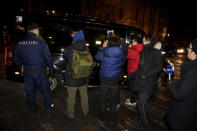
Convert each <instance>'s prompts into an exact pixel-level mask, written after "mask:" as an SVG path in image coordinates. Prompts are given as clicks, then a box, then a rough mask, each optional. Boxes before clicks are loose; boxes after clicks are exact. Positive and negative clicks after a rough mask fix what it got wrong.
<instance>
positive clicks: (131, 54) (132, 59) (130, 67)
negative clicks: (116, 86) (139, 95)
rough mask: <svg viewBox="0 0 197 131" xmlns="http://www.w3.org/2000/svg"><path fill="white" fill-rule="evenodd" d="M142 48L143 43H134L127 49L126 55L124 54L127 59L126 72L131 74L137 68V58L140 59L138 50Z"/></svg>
mask: <svg viewBox="0 0 197 131" xmlns="http://www.w3.org/2000/svg"><path fill="white" fill-rule="evenodd" d="M142 49H143V44H138V45H135V46H133V47H131V48H129V49H128V50H129V51H128V55H127V56H126V59H127V60H128V64H127V71H128V74H131V73H133V72H135V71H136V70H137V67H138V64H139V60H140V52H141V51H142Z"/></svg>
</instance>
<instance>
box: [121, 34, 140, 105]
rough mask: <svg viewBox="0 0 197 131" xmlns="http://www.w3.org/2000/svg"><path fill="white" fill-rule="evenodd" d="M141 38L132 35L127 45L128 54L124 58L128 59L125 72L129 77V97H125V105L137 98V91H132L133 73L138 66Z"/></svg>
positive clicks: (133, 102)
mask: <svg viewBox="0 0 197 131" xmlns="http://www.w3.org/2000/svg"><path fill="white" fill-rule="evenodd" d="M141 42H142V40H141V39H140V37H138V36H134V38H133V40H132V43H131V44H130V45H129V49H128V55H127V56H126V59H127V60H128V64H127V72H128V79H129V90H130V95H131V96H130V98H129V99H126V101H125V104H126V105H128V106H129V105H132V106H135V105H136V100H137V93H136V92H134V91H133V86H134V80H135V79H134V78H135V75H136V74H135V73H136V70H137V68H138V64H139V61H140V52H141V51H142V49H143V44H139V43H141Z"/></svg>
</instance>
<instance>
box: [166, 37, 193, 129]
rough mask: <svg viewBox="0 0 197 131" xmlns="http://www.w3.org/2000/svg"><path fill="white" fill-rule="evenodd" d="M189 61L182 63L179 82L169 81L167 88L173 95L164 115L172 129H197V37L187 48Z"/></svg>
mask: <svg viewBox="0 0 197 131" xmlns="http://www.w3.org/2000/svg"><path fill="white" fill-rule="evenodd" d="M187 51H188V52H187V57H188V61H187V62H186V63H184V64H183V65H181V78H180V81H179V82H178V83H177V84H174V82H173V81H172V80H169V81H168V86H167V89H168V90H169V92H170V93H171V94H172V96H173V100H172V102H171V103H170V105H169V107H168V110H167V112H166V114H165V116H164V118H165V120H166V122H167V125H168V127H169V129H170V130H172V131H197V39H194V40H192V42H191V43H190V45H189V47H188V48H187Z"/></svg>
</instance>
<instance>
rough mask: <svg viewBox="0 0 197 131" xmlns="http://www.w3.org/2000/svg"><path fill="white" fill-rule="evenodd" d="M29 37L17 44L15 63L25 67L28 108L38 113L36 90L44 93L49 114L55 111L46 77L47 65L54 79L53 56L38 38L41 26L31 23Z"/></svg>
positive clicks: (28, 28) (44, 43) (14, 55)
mask: <svg viewBox="0 0 197 131" xmlns="http://www.w3.org/2000/svg"><path fill="white" fill-rule="evenodd" d="M27 31H28V33H27V36H26V37H25V38H24V39H23V40H22V41H19V43H17V45H16V46H15V49H14V51H13V61H14V62H15V64H16V65H17V66H19V67H22V66H23V67H24V84H25V91H26V96H27V102H28V106H29V108H30V109H31V110H33V111H36V109H37V105H36V96H35V95H36V94H35V93H36V90H39V91H40V92H41V93H42V96H43V99H44V105H45V107H46V109H47V112H51V111H52V109H53V106H54V104H53V102H52V100H51V94H50V88H49V84H48V79H47V75H46V70H45V69H46V65H48V67H49V70H50V74H51V77H53V66H52V63H51V59H50V57H51V54H50V51H49V48H48V45H47V43H46V42H45V41H44V40H42V39H39V38H38V35H39V26H38V25H37V24H36V23H30V24H29V25H28V26H27Z"/></svg>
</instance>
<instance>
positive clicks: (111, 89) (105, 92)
mask: <svg viewBox="0 0 197 131" xmlns="http://www.w3.org/2000/svg"><path fill="white" fill-rule="evenodd" d="M118 90H119V85H105V83H101V85H100V119H102V120H106V119H107V117H109V120H112V121H115V117H116V105H117V95H118ZM108 96H109V99H110V112H109V115H108V113H107V111H106V108H107V102H108V98H107V97H108Z"/></svg>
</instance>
